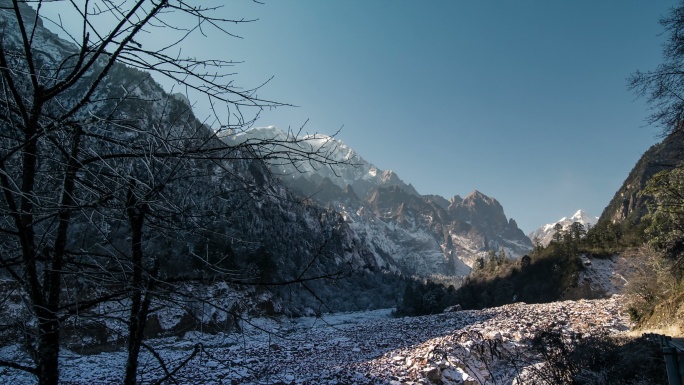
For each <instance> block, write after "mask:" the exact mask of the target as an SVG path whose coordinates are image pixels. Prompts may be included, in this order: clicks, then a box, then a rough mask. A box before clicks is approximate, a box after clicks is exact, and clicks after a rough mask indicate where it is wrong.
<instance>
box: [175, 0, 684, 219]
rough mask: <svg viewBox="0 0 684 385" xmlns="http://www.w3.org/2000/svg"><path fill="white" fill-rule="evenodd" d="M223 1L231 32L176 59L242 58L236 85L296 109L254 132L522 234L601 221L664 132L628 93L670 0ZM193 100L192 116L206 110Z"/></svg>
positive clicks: (656, 43)
mask: <svg viewBox="0 0 684 385" xmlns="http://www.w3.org/2000/svg"><path fill="white" fill-rule="evenodd" d="M263 2H264V4H259V3H256V2H252V1H231V2H218V3H221V4H225V7H224V8H223V9H222V10H220V11H219V12H221V14H225V15H226V16H227V17H231V18H246V19H252V18H253V19H258V20H257V21H255V22H253V23H249V24H239V25H233V26H230V27H229V28H230V32H232V33H235V34H237V35H240V36H241V37H242V38H241V39H234V38H229V37H226V36H225V35H220V34H217V33H211V34H209V36H208V37H207V38H206V39H202V40H193V41H191V42H190V44H189V45H188V46H186V47H184V52H186V53H190V54H192V55H197V56H199V57H219V58H223V59H231V60H237V61H242V62H243V63H242V64H239V65H237V66H236V67H235V71H236V72H237V75H236V76H235V81H236V83H238V84H242V85H244V86H245V87H251V86H255V85H258V84H260V83H261V82H263V81H265V80H267V79H268V78H270V77H271V76H273V79H272V80H271V81H270V82H269V83H268V84H266V85H265V86H264V87H263V88H262V89H261V90H260V91H259V96H261V97H263V98H267V99H272V100H276V101H279V102H285V103H291V104H294V105H297V106H298V107H296V108H280V109H276V110H273V111H265V112H264V113H263V114H262V116H261V118H260V120H259V121H258V122H257V125H259V126H266V125H275V126H278V127H281V128H287V127H292V128H295V129H296V128H298V127H299V126H301V125H302V124H303V123H304V122H305V121H307V120H308V123H307V125H306V127H305V131H306V132H309V133H314V132H319V133H326V134H331V133H334V132H336V131H337V130H338V129H340V128H341V127H342V130H341V131H340V132H339V134H338V136H337V137H338V139H341V140H342V141H344V142H345V143H346V144H347V145H349V146H350V147H352V148H354V149H355V150H356V151H357V152H358V153H359V154H360V155H361V156H363V157H364V158H365V159H367V160H368V161H370V162H372V163H374V164H375V165H376V166H378V167H379V168H381V169H391V170H394V171H395V172H396V173H397V174H398V175H399V176H400V177H401V178H402V179H403V180H404V181H405V182H407V183H412V184H413V185H414V186H415V187H416V189H417V190H418V191H419V192H420V193H421V194H439V195H442V196H444V197H446V198H449V197H451V196H453V195H456V194H459V195H461V196H465V195H467V194H468V193H469V192H471V191H472V190H475V189H477V190H480V191H481V192H483V193H485V194H487V195H489V196H492V197H494V198H496V199H497V200H498V201H499V202H500V203H501V204H502V205H503V207H504V210H505V212H506V215H507V216H508V217H512V218H514V219H515V220H516V221H517V222H518V225H519V226H520V227H521V228H522V229H523V231H525V233H528V232H530V231H532V230H534V229H535V228H537V227H539V226H540V225H542V224H545V223H548V222H552V221H555V220H558V219H560V218H561V217H563V216H570V215H572V214H573V213H574V212H575V211H576V210H577V209H580V208H582V209H585V210H586V211H588V212H589V213H590V214H593V215H600V214H601V212H602V211H603V209H604V207H605V206H606V205H607V204H608V202H609V201H610V199H611V198H612V197H613V195H614V194H615V192H616V191H617V189H618V188H619V187H620V185H621V184H622V182H623V181H624V179H625V178H626V177H627V174H628V173H629V171H630V170H631V168H632V167H633V166H634V164H635V163H636V161H637V160H638V159H639V157H640V156H641V154H643V152H645V151H646V150H647V149H648V148H649V146H651V145H652V144H654V143H655V142H656V141H657V140H658V138H657V134H658V133H659V132H660V128H658V127H652V126H646V123H645V118H646V116H647V115H648V114H649V111H648V106H646V105H645V104H644V102H643V101H642V100H636V99H635V96H634V95H633V94H632V93H630V92H629V91H628V89H627V87H626V78H627V76H628V75H629V74H630V73H632V72H634V71H635V70H637V69H641V70H648V69H652V68H655V66H656V65H657V64H658V63H659V62H660V59H661V43H662V41H663V40H664V36H661V35H660V34H661V32H662V29H661V26H660V25H659V24H658V19H659V18H660V17H661V16H662V15H664V14H666V12H667V11H668V9H669V8H671V7H672V6H674V5H676V4H677V2H676V1H673V0H669V1H665V0H662V1H661V0H658V1H640V0H639V1H638V0H621V1H601V2H598V1H588V0H579V1H551V0H549V1H529V0H521V1H456V0H454V1H405V0H393V1H389V0H344V1H343V0H336V1H333V0H292V1H280V0H279V1H276V0H264V1H263ZM202 102H203V101H202V100H198V101H197V111H198V113H199V114H200V115H203V114H207V109H206V107H205V106H203V105H202Z"/></svg>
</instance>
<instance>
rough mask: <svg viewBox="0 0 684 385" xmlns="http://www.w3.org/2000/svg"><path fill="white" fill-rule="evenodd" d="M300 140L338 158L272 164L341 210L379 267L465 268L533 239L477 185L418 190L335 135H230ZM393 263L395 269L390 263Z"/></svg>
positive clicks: (521, 248)
mask: <svg viewBox="0 0 684 385" xmlns="http://www.w3.org/2000/svg"><path fill="white" fill-rule="evenodd" d="M256 138H258V139H262V140H263V139H274V140H275V139H290V141H292V140H293V139H296V140H295V141H296V143H297V144H296V145H297V146H299V148H301V149H304V150H306V151H321V152H324V153H325V154H326V156H327V158H328V159H331V160H334V161H338V162H340V163H339V164H333V165H320V164H315V163H312V162H302V163H301V164H296V165H292V164H282V163H279V162H270V163H269V167H270V168H271V171H272V172H273V173H274V174H276V175H277V176H279V177H280V179H281V180H282V181H284V182H285V184H286V185H288V186H289V187H291V188H292V189H294V190H295V191H299V192H300V193H302V194H303V195H304V196H307V197H311V198H313V199H314V200H316V201H318V202H319V203H320V204H322V205H324V206H327V207H330V208H332V209H334V210H335V211H337V212H339V213H341V214H342V216H343V217H344V219H345V222H346V223H348V224H349V226H350V228H351V229H353V230H354V232H355V234H356V236H355V239H357V241H358V242H359V243H360V244H363V245H365V247H366V248H367V249H369V250H371V252H372V253H373V254H374V259H375V261H376V263H377V264H378V265H379V266H387V264H388V263H389V266H387V267H390V266H398V267H399V269H400V271H401V272H402V273H404V274H409V275H413V274H418V275H421V276H429V275H455V276H463V275H466V274H468V272H469V271H470V267H471V266H472V265H473V263H474V261H475V260H477V258H478V257H482V256H484V255H485V254H486V253H487V251H488V250H499V249H501V248H503V249H504V250H505V251H506V253H507V254H508V255H509V256H511V257H512V258H515V257H518V256H522V255H523V254H525V253H527V252H528V251H529V250H531V249H532V243H531V242H530V240H529V239H528V238H527V237H526V236H525V234H524V233H523V232H522V231H521V230H520V229H519V228H518V227H517V223H516V222H515V221H514V220H513V219H510V220H509V219H507V217H506V215H505V213H504V210H503V207H502V206H501V204H500V203H499V202H498V201H497V200H496V199H494V198H491V197H488V196H487V195H485V194H483V193H481V192H479V191H477V190H474V191H473V192H472V193H470V194H468V196H466V197H465V198H461V197H460V196H458V195H456V196H454V197H452V198H451V199H450V200H447V199H445V198H444V197H441V196H437V195H425V196H423V195H420V194H419V193H418V192H417V191H416V190H415V188H414V187H413V186H412V185H411V184H406V183H405V182H404V181H403V180H401V178H399V176H398V175H397V174H396V173H394V172H393V171H383V170H380V169H378V168H377V167H376V166H374V165H373V164H372V163H370V162H368V161H366V160H365V159H364V158H362V157H361V156H360V155H359V154H358V153H356V152H355V151H354V150H353V149H351V148H350V147H348V146H346V145H345V144H344V143H343V142H342V141H340V140H339V139H336V138H334V137H330V136H327V135H322V134H314V135H304V136H299V137H298V136H296V134H294V133H292V132H283V131H281V130H279V129H278V128H276V127H273V126H269V127H260V128H252V129H249V130H246V131H243V132H240V133H237V134H234V135H232V136H231V137H230V138H229V139H230V140H233V141H235V142H236V143H243V142H247V141H249V140H254V139H256ZM390 269H391V268H390Z"/></svg>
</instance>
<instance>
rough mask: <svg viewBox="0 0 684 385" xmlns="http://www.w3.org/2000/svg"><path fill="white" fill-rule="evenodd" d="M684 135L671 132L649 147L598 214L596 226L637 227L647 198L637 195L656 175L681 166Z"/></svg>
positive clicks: (645, 207)
mask: <svg viewBox="0 0 684 385" xmlns="http://www.w3.org/2000/svg"><path fill="white" fill-rule="evenodd" d="M683 154H684V133H682V132H681V131H675V132H674V133H672V134H670V135H668V136H667V137H666V138H665V139H664V140H663V141H662V142H660V143H658V144H655V145H653V146H651V148H649V149H648V151H646V152H645V153H644V154H643V155H642V156H641V158H639V160H638V161H637V163H636V164H635V165H634V168H633V169H632V171H630V173H629V175H628V176H627V178H626V179H625V181H624V182H623V184H622V186H621V187H620V189H619V190H618V191H617V192H616V193H615V195H614V196H613V199H611V201H610V203H608V206H606V208H605V209H604V210H603V213H601V217H600V218H599V222H600V223H603V222H606V223H622V222H625V221H628V222H631V223H638V222H639V221H640V220H641V217H642V216H644V215H645V214H646V213H647V212H648V208H647V203H648V202H649V200H650V197H648V196H643V195H641V194H640V193H641V191H642V190H643V189H644V187H645V186H646V184H647V183H648V181H649V180H650V179H651V178H652V177H653V175H655V174H657V173H658V172H660V171H663V170H667V169H671V168H672V167H675V166H678V165H681V162H682V160H681V159H682V158H683V156H682V155H683Z"/></svg>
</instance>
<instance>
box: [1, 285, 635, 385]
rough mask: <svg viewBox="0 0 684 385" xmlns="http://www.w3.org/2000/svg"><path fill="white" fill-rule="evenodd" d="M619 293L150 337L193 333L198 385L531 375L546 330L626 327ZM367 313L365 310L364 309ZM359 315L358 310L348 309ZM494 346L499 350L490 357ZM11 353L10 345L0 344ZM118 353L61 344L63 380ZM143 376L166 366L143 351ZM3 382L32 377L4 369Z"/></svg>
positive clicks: (504, 379)
mask: <svg viewBox="0 0 684 385" xmlns="http://www.w3.org/2000/svg"><path fill="white" fill-rule="evenodd" d="M621 301H622V298H621V297H619V296H614V297H612V298H610V299H604V300H593V301H586V300H582V301H565V302H556V303H549V304H539V305H526V304H523V303H516V304H512V305H506V306H502V307H499V308H492V309H486V310H481V311H460V312H454V313H446V314H439V315H434V316H424V317H413V318H409V317H407V318H388V317H387V315H388V313H387V312H386V311H376V312H374V313H370V314H369V313H364V314H361V315H359V314H347V315H336V316H331V317H328V318H324V319H315V318H306V319H300V320H296V321H295V322H296V323H282V322H275V321H269V320H255V321H254V323H253V324H252V325H251V326H250V325H247V324H244V332H243V333H241V334H225V335H223V334H222V335H216V336H209V335H202V334H199V333H190V334H187V335H186V336H185V337H184V338H181V339H177V340H172V339H166V340H155V341H152V342H151V343H152V345H153V346H155V347H156V348H158V349H159V350H158V351H159V352H160V353H161V354H162V355H163V356H164V357H166V358H167V359H171V360H172V361H173V362H176V363H178V362H180V360H182V359H183V358H186V357H188V356H189V355H190V354H191V353H192V351H193V348H194V347H196V346H199V345H195V344H196V343H197V342H198V341H201V343H202V344H203V345H201V346H202V348H203V349H202V351H201V353H200V354H198V355H196V356H194V358H193V359H191V360H190V362H189V364H188V365H187V366H186V367H185V368H184V369H182V370H181V371H179V372H178V374H177V377H178V379H179V382H183V383H203V384H225V383H240V384H261V383H269V384H305V383H307V384H314V383H315V384H350V383H357V384H393V385H394V384H418V383H423V384H427V383H442V384H464V383H465V384H494V383H497V384H500V383H511V382H513V381H515V379H516V377H518V376H522V380H525V379H527V380H529V379H530V378H531V376H533V375H534V373H535V372H536V371H537V370H538V369H539V368H540V366H539V365H542V364H540V363H541V362H543V360H542V359H541V358H540V357H539V356H537V355H536V354H534V353H533V352H532V351H531V350H530V349H529V346H530V341H531V339H532V338H534V337H535V336H536V335H538V334H539V333H540V332H542V331H548V330H553V331H558V332H560V333H562V335H564V336H566V337H569V336H570V335H571V334H573V333H577V334H579V335H583V336H585V337H586V336H590V335H600V334H605V333H607V334H615V333H619V332H621V331H624V330H627V329H628V327H629V322H628V317H627V315H626V314H625V313H624V312H623V310H622V309H621ZM369 316H370V318H368V317H369ZM354 317H360V318H356V319H355V318H354ZM490 348H494V349H497V351H498V352H500V353H501V355H500V356H492V355H491V353H492V350H490ZM0 353H1V354H2V355H3V356H7V355H11V354H17V353H18V352H17V351H16V350H15V348H14V347H8V348H5V349H3V350H2V351H0ZM123 357H124V353H123V352H113V353H101V354H98V355H93V356H81V355H78V354H76V353H75V352H67V353H65V354H64V356H63V357H62V358H63V365H64V366H63V381H64V382H68V383H70V384H105V383H115V382H117V381H118V379H119V376H120V373H121V368H122V367H123V366H122V365H123V364H124V362H125V361H124V358H123ZM141 366H142V367H144V368H145V370H144V371H143V372H142V373H141V375H140V379H141V380H142V381H143V382H145V381H152V380H153V379H154V378H158V377H159V376H161V375H162V372H161V369H160V368H159V366H158V364H157V362H156V361H155V359H154V358H153V357H152V356H151V355H149V354H146V355H145V356H144V358H143V359H142V361H141ZM0 381H5V383H13V384H28V383H31V380H30V378H29V377H27V376H26V375H24V374H21V373H18V372H14V371H11V370H6V371H4V372H0Z"/></svg>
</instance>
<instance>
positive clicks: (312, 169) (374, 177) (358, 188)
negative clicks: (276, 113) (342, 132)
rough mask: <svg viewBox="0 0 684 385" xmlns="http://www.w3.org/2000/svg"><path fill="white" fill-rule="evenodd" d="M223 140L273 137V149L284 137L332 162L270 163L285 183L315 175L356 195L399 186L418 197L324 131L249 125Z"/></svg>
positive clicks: (240, 140)
mask: <svg viewBox="0 0 684 385" xmlns="http://www.w3.org/2000/svg"><path fill="white" fill-rule="evenodd" d="M226 139H227V140H231V141H234V142H236V143H244V142H247V141H249V140H254V139H262V140H264V139H265V140H273V141H274V145H273V146H274V148H278V147H282V150H287V148H285V147H284V146H283V145H282V144H281V143H275V142H283V141H285V140H289V141H290V142H292V141H294V142H295V143H291V144H290V145H294V146H298V147H299V149H301V150H305V151H310V152H319V153H322V154H325V156H326V158H328V159H329V160H331V161H333V163H335V164H330V165H322V164H320V163H316V162H307V161H302V162H297V163H294V164H293V163H291V162H271V163H270V165H271V170H272V171H273V172H275V173H276V174H277V175H278V176H279V177H280V178H281V179H282V180H284V181H285V182H288V181H292V180H294V179H297V178H299V177H301V176H302V175H306V174H317V175H319V176H320V177H322V178H329V179H330V181H331V182H332V183H333V184H335V185H336V186H338V187H340V188H345V187H347V186H351V187H352V188H353V189H354V192H355V193H356V194H358V195H359V196H360V197H366V196H367V194H369V193H370V190H371V189H372V188H374V187H377V186H399V187H401V188H402V189H403V190H405V191H407V192H409V193H411V194H413V195H416V196H419V195H420V194H418V192H417V191H416V190H415V188H414V187H413V186H412V185H410V184H408V185H407V184H406V183H404V181H402V180H401V179H400V178H399V177H398V176H397V174H396V173H395V172H394V171H391V170H381V169H379V168H377V167H376V166H375V165H373V164H372V163H370V162H368V161H367V160H365V159H364V158H362V157H361V156H360V155H359V154H358V153H357V152H356V151H354V149H352V148H350V147H348V146H347V145H346V144H345V143H344V142H342V141H341V140H339V139H337V138H335V137H334V136H329V135H325V134H319V133H314V134H304V135H301V136H300V135H299V133H295V132H293V131H287V132H286V131H283V130H281V129H279V128H277V127H275V126H266V127H253V128H250V129H248V130H245V131H241V132H237V133H233V134H232V135H228V136H227V138H226Z"/></svg>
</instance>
